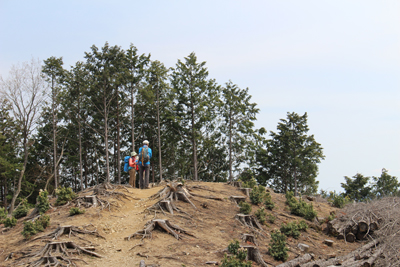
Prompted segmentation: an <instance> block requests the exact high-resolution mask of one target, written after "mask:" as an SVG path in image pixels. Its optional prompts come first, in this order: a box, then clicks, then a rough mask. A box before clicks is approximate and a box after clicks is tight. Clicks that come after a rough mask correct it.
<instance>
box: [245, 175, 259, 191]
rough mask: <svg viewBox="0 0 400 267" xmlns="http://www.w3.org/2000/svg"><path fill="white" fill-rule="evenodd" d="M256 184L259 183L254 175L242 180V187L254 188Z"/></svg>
mask: <svg viewBox="0 0 400 267" xmlns="http://www.w3.org/2000/svg"><path fill="white" fill-rule="evenodd" d="M256 185H257V181H256V179H254V178H253V177H252V178H250V179H249V180H247V181H242V187H243V188H252V189H254V188H255V187H256Z"/></svg>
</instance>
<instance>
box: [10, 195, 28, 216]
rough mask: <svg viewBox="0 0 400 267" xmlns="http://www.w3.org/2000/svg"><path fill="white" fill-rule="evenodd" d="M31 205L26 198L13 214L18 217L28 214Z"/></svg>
mask: <svg viewBox="0 0 400 267" xmlns="http://www.w3.org/2000/svg"><path fill="white" fill-rule="evenodd" d="M28 211H29V207H28V201H27V200H26V199H24V200H22V201H21V203H20V204H19V206H18V207H17V208H16V209H15V210H14V212H13V216H14V217H15V218H17V219H19V218H22V217H25V216H26V215H27V214H28Z"/></svg>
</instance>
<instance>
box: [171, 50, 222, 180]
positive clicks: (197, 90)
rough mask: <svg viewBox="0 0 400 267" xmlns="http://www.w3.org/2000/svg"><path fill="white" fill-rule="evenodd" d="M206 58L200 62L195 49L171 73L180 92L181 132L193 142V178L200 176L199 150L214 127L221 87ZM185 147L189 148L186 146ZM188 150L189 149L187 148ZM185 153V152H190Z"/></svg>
mask: <svg viewBox="0 0 400 267" xmlns="http://www.w3.org/2000/svg"><path fill="white" fill-rule="evenodd" d="M205 64H206V62H200V63H199V62H198V61H197V57H196V55H195V54H194V53H191V54H190V55H189V56H188V57H185V59H184V61H181V60H178V63H177V64H176V66H175V68H174V69H173V72H172V76H171V84H172V88H173V91H174V93H175V94H176V109H175V112H176V115H175V116H176V119H177V121H178V123H179V132H180V135H181V136H182V137H183V138H184V140H187V141H189V142H190V148H191V151H192V162H191V164H190V165H191V168H192V170H193V173H192V175H193V179H194V180H195V181H197V180H198V167H199V166H198V164H199V162H198V153H199V151H198V150H199V146H200V143H201V142H202V139H203V136H204V133H205V132H207V131H208V132H212V131H213V130H214V127H215V125H214V123H213V122H214V119H215V117H216V116H215V112H216V111H215V109H216V105H215V103H216V101H217V99H218V90H219V87H218V86H217V85H216V83H215V81H214V80H212V79H208V70H207V68H206V67H205ZM184 149H185V148H184ZM185 152H186V153H187V152H188V151H187V150H186V151H185ZM186 153H185V154H186Z"/></svg>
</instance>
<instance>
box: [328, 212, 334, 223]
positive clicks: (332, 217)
mask: <svg viewBox="0 0 400 267" xmlns="http://www.w3.org/2000/svg"><path fill="white" fill-rule="evenodd" d="M335 217H336V215H335V213H331V214H329V216H328V218H326V220H327V222H330V221H332V220H333V219H335Z"/></svg>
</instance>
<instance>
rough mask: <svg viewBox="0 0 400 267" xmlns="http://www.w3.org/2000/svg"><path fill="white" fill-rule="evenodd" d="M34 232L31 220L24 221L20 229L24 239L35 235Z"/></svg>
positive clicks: (34, 228)
mask: <svg viewBox="0 0 400 267" xmlns="http://www.w3.org/2000/svg"><path fill="white" fill-rule="evenodd" d="M36 233H37V231H36V227H35V224H34V223H33V222H31V221H27V222H24V230H23V231H22V235H23V236H24V237H25V239H29V238H31V236H33V235H36Z"/></svg>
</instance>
